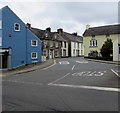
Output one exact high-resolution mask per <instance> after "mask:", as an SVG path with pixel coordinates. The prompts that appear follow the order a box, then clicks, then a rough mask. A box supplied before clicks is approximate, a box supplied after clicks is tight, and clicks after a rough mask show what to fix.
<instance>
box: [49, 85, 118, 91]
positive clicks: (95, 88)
mask: <svg viewBox="0 0 120 113" xmlns="http://www.w3.org/2000/svg"><path fill="white" fill-rule="evenodd" d="M48 85H52V86H62V87H70V88H84V89H94V90H102V91H113V92H120V89H119V88H109V87H97V86H83V85H68V84H48Z"/></svg>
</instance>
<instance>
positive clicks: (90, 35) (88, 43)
mask: <svg viewBox="0 0 120 113" xmlns="http://www.w3.org/2000/svg"><path fill="white" fill-rule="evenodd" d="M83 36H84V38H83V42H84V56H85V57H88V56H89V54H90V53H92V52H98V56H101V54H100V49H101V48H102V46H103V44H104V42H105V41H106V40H107V38H109V39H111V40H112V42H113V61H120V25H109V26H100V27H93V28H90V26H87V27H86V30H85V32H84V34H83Z"/></svg>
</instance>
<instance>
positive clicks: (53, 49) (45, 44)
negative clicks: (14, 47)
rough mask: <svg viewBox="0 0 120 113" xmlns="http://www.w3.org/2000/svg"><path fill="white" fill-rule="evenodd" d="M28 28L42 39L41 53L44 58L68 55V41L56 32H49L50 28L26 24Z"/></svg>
mask: <svg viewBox="0 0 120 113" xmlns="http://www.w3.org/2000/svg"><path fill="white" fill-rule="evenodd" d="M28 26H29V29H30V30H31V31H32V32H33V33H34V34H35V35H36V36H37V37H38V38H39V39H41V40H42V55H43V56H45V57H46V58H50V59H51V58H61V57H68V43H67V41H66V40H65V39H64V38H63V37H62V36H60V35H59V34H58V33H57V32H51V28H50V27H49V28H46V30H41V29H37V28H33V27H31V26H30V24H29V25H28Z"/></svg>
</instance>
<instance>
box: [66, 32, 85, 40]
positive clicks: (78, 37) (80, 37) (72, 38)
mask: <svg viewBox="0 0 120 113" xmlns="http://www.w3.org/2000/svg"><path fill="white" fill-rule="evenodd" d="M64 35H65V37H67V38H68V40H70V41H73V42H83V37H82V36H78V35H77V36H75V35H73V34H70V33H66V32H64Z"/></svg>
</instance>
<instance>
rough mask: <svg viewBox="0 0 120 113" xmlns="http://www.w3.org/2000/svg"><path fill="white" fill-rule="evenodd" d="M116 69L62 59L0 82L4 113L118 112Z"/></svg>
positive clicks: (103, 64) (88, 62)
mask: <svg viewBox="0 0 120 113" xmlns="http://www.w3.org/2000/svg"><path fill="white" fill-rule="evenodd" d="M119 80H120V79H119V77H118V66H117V65H114V64H105V63H100V62H93V61H87V60H85V59H84V58H81V57H77V58H63V59H58V60H56V65H54V66H53V67H50V68H48V69H42V70H36V71H33V72H29V73H24V74H18V75H12V76H6V77H3V78H2V86H3V87H2V88H3V97H2V98H3V110H4V111H118V108H119V107H118V105H119V104H118V94H119V90H118V88H119V86H118V81H119Z"/></svg>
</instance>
